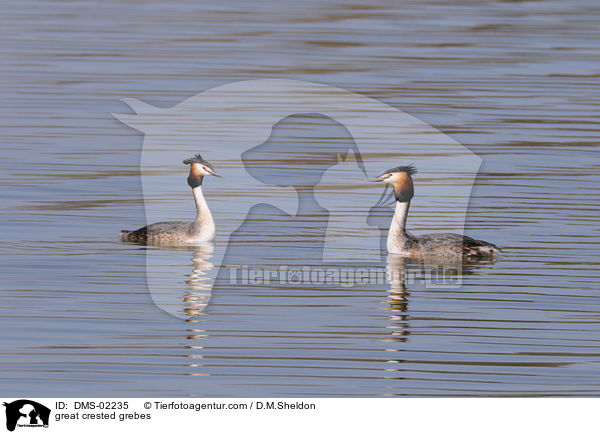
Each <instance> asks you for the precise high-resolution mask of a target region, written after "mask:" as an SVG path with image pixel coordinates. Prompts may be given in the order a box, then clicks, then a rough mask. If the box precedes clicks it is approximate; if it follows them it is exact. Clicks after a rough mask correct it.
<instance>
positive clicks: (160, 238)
mask: <svg viewBox="0 0 600 434" xmlns="http://www.w3.org/2000/svg"><path fill="white" fill-rule="evenodd" d="M183 163H184V164H189V165H190V173H189V175H188V178H187V182H188V185H189V186H190V187H191V188H192V193H193V195H194V201H195V203H196V218H195V219H194V221H193V222H160V223H153V224H151V225H148V226H144V227H142V228H139V229H137V230H135V231H121V240H122V241H130V242H136V243H143V244H165V245H195V244H202V243H207V242H210V241H213V240H214V239H215V235H216V227H215V222H214V220H213V217H212V214H211V212H210V209H209V208H208V204H207V203H206V199H205V198H204V194H203V193H202V181H203V179H204V177H205V176H207V175H214V176H218V177H220V178H222V176H221V175H219V174H218V173H217V172H216V171H215V170H214V169H213V167H212V165H211V164H210V163H209V162H208V161H206V160H204V159H203V158H202V157H201V156H200V154H196V155H195V156H194V157H192V158H188V159H186V160H184V161H183Z"/></svg>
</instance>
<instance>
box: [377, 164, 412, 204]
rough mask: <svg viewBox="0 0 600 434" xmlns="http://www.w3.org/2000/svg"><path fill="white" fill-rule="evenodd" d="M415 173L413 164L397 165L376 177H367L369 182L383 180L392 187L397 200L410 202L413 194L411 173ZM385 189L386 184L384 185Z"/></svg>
mask: <svg viewBox="0 0 600 434" xmlns="http://www.w3.org/2000/svg"><path fill="white" fill-rule="evenodd" d="M415 173H417V168H416V167H414V166H413V165H409V166H398V167H394V168H393V169H389V170H386V171H385V172H383V173H382V174H381V175H379V176H378V177H377V178H368V179H367V181H370V182H384V183H386V184H387V185H391V186H392V187H393V188H394V196H395V198H396V200H397V201H398V202H410V200H411V199H412V198H413V196H414V188H413V181H412V175H414V174H415ZM386 190H387V186H386Z"/></svg>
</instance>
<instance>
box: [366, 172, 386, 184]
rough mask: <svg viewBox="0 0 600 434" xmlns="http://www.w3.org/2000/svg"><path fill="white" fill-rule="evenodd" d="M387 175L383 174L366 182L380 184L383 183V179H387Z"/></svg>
mask: <svg viewBox="0 0 600 434" xmlns="http://www.w3.org/2000/svg"><path fill="white" fill-rule="evenodd" d="M388 176H389V175H387V174H383V175H381V176H378V177H377V178H367V181H369V182H381V181H383V180H384V179H385V178H387V177H388Z"/></svg>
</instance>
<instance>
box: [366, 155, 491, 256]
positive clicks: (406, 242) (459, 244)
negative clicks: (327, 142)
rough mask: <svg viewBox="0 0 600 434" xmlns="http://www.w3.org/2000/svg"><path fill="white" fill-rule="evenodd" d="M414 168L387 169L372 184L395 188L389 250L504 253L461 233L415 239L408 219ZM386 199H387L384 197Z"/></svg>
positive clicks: (404, 252) (420, 253)
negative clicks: (408, 229) (394, 207)
mask: <svg viewBox="0 0 600 434" xmlns="http://www.w3.org/2000/svg"><path fill="white" fill-rule="evenodd" d="M415 173H417V169H416V168H415V167H414V166H399V167H394V168H393V169H389V170H386V171H385V172H383V174H381V175H380V176H378V177H377V178H371V179H367V181H371V182H384V183H386V184H387V185H386V190H387V187H388V186H390V185H391V186H392V187H393V189H394V197H395V199H396V211H395V212H394V217H393V219H392V223H391V225H390V230H389V232H388V238H387V251H388V253H392V254H394V255H400V256H404V257H413V258H418V257H424V256H425V257H432V256H436V257H444V258H456V259H459V258H460V257H464V258H493V257H495V256H497V255H498V254H499V253H500V251H501V250H500V249H499V248H498V247H496V246H495V245H493V244H491V243H488V242H485V241H479V240H474V239H473V238H470V237H467V236H464V235H459V234H426V235H421V236H418V237H415V236H413V235H410V234H409V233H407V232H406V217H407V216H408V208H409V207H410V201H411V199H412V198H413V196H414V188H413V180H412V175H414V174H415ZM382 198H383V197H382Z"/></svg>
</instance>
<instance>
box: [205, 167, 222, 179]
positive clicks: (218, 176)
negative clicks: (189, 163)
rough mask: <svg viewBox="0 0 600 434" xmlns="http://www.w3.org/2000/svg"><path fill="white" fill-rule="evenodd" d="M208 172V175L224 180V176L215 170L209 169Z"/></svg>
mask: <svg viewBox="0 0 600 434" xmlns="http://www.w3.org/2000/svg"><path fill="white" fill-rule="evenodd" d="M206 170H208V173H210V174H211V175H215V176H216V177H217V178H224V176H223V175H221V174H220V173H217V172H216V171H215V170H214V169H211V168H207V169H206Z"/></svg>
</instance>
